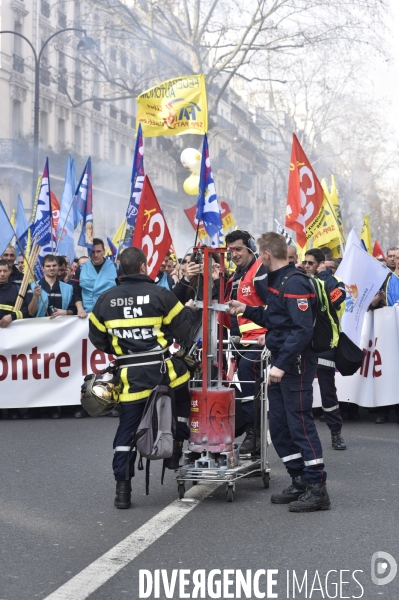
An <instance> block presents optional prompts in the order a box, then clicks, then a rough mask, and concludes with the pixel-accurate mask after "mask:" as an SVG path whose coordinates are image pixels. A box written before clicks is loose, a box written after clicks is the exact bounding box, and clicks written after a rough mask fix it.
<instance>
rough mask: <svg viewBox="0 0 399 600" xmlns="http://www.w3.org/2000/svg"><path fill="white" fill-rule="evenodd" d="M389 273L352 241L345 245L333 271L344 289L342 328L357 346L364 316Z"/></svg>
mask: <svg viewBox="0 0 399 600" xmlns="http://www.w3.org/2000/svg"><path fill="white" fill-rule="evenodd" d="M388 274H389V269H388V267H386V266H385V265H383V264H381V263H380V262H378V260H376V259H375V258H373V257H372V256H371V254H368V253H367V252H366V251H365V250H363V249H362V248H359V246H357V245H356V244H355V243H352V244H351V245H350V246H349V245H348V244H347V245H346V251H345V256H344V258H343V259H342V262H341V264H340V265H339V267H338V269H337V272H336V276H337V277H339V278H340V279H342V281H343V282H344V284H345V290H346V300H345V312H344V314H343V316H342V331H344V332H345V333H346V335H347V336H348V337H349V338H350V339H351V340H352V341H353V342H354V343H355V344H357V345H359V343H360V336H361V332H362V326H363V320H364V315H365V314H366V311H367V309H368V307H369V305H370V302H371V300H372V299H373V297H374V296H375V294H376V293H377V292H378V290H379V289H380V287H381V285H382V284H383V283H384V281H385V278H386V277H387V275H388Z"/></svg>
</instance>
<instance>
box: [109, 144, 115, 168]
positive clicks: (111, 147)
mask: <svg viewBox="0 0 399 600" xmlns="http://www.w3.org/2000/svg"><path fill="white" fill-rule="evenodd" d="M109 158H110V160H112V162H114V163H116V143H115V140H109Z"/></svg>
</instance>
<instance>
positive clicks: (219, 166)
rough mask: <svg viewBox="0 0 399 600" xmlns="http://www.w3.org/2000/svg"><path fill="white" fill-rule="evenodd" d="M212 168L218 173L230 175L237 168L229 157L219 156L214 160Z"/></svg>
mask: <svg viewBox="0 0 399 600" xmlns="http://www.w3.org/2000/svg"><path fill="white" fill-rule="evenodd" d="M212 168H214V169H215V170H216V171H220V170H223V171H227V172H228V173H234V171H235V166H234V163H233V161H232V160H230V159H229V158H227V156H217V157H216V158H214V159H212Z"/></svg>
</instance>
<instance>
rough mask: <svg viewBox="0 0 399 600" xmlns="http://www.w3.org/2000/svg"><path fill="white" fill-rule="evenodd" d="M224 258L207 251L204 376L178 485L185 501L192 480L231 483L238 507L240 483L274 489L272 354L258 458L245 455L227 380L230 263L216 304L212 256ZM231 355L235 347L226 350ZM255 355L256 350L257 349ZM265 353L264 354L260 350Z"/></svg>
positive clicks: (263, 388)
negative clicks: (251, 481) (252, 481)
mask: <svg viewBox="0 0 399 600" xmlns="http://www.w3.org/2000/svg"><path fill="white" fill-rule="evenodd" d="M215 252H217V253H220V254H221V256H222V257H224V253H225V252H226V248H218V249H214V248H204V249H203V262H204V281H203V297H204V301H203V303H202V302H196V306H197V307H198V308H202V309H203V321H202V323H203V326H202V327H203V328H202V373H201V379H196V380H194V381H192V382H191V389H190V402H191V409H190V431H191V433H190V443H189V447H188V451H185V452H183V465H182V466H180V467H179V469H178V470H177V475H176V480H177V486H178V494H179V498H180V499H182V498H183V497H184V494H185V485H186V482H187V481H191V482H192V485H196V484H197V483H198V482H199V481H214V482H215V481H217V482H221V483H225V484H226V497H227V501H228V502H233V499H234V493H235V484H236V481H237V480H238V479H241V478H243V477H249V476H254V475H260V476H261V477H262V481H263V486H264V487H265V488H268V487H269V482H270V467H269V463H268V461H267V431H268V419H267V377H266V370H267V363H268V352H267V350H265V351H264V352H263V353H262V357H261V373H263V380H262V382H261V384H260V386H259V390H258V398H259V403H260V440H261V445H260V452H258V453H257V454H256V455H255V453H253V454H252V455H250V454H248V455H240V454H239V444H236V443H234V436H235V389H234V387H230V384H231V381H227V379H224V378H223V355H224V351H223V343H219V344H218V340H220V341H221V340H222V339H223V322H222V319H219V323H218V314H220V313H226V312H227V311H226V308H227V307H226V305H224V304H222V301H223V296H224V261H223V260H221V273H220V297H219V303H214V302H212V295H211V292H212V254H213V253H215ZM226 348H227V353H229V352H230V351H231V344H230V343H227V345H226ZM254 352H255V350H254ZM256 352H257V354H259V350H256Z"/></svg>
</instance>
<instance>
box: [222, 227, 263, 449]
mask: <svg viewBox="0 0 399 600" xmlns="http://www.w3.org/2000/svg"><path fill="white" fill-rule="evenodd" d="M226 247H227V248H228V249H229V252H231V257H232V261H233V263H234V264H235V265H236V266H237V270H236V272H235V273H234V275H233V277H232V278H231V279H230V280H229V281H228V283H227V286H226V295H225V300H226V301H228V300H238V301H239V302H244V303H245V304H248V305H250V306H259V305H260V304H264V303H265V302H266V295H267V273H266V270H265V268H264V266H263V264H262V261H261V259H260V258H258V257H257V256H256V255H255V252H256V245H255V240H254V239H253V238H252V237H251V235H250V234H249V233H248V231H242V230H240V229H237V230H236V231H233V232H232V233H229V234H228V235H226ZM265 333H266V330H265V328H264V327H262V326H259V325H257V324H256V323H253V322H252V321H251V320H250V319H247V318H244V317H243V316H241V315H239V316H238V317H235V316H234V315H233V316H232V318H231V322H230V334H231V335H232V336H238V337H240V344H238V345H237V344H235V346H236V348H237V351H238V352H237V353H236V356H235V358H236V360H237V363H238V369H237V376H238V380H239V381H240V387H241V407H242V411H243V413H244V416H245V426H246V436H245V439H244V441H243V443H242V444H241V446H240V454H248V453H250V452H252V450H253V447H254V435H255V433H256V434H257V435H256V447H257V449H259V447H260V437H259V431H258V432H255V431H254V417H255V415H254V395H255V381H256V380H257V379H258V378H259V377H260V356H261V353H262V349H263V347H264V345H265ZM254 350H258V352H254ZM241 382H244V383H241ZM245 382H246V383H245ZM248 382H250V383H248Z"/></svg>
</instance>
